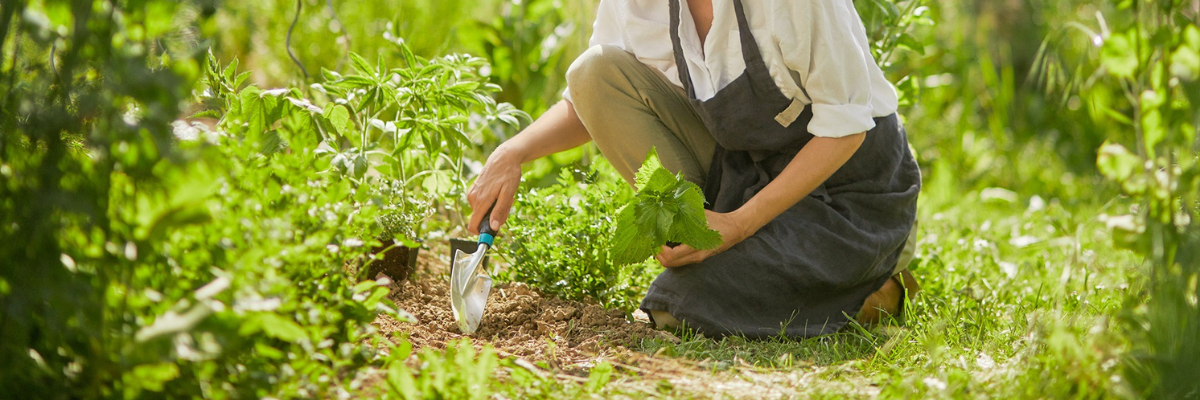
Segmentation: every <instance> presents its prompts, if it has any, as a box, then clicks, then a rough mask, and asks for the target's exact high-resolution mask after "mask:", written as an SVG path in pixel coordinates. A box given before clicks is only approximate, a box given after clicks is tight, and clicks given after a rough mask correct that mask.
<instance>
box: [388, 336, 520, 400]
mask: <svg viewBox="0 0 1200 400" xmlns="http://www.w3.org/2000/svg"><path fill="white" fill-rule="evenodd" d="M398 350H400V351H399V352H398V353H394V355H395V357H393V358H392V361H391V362H389V363H388V367H387V384H388V390H389V393H391V394H393V395H396V396H399V397H400V398H402V399H487V398H491V395H492V392H493V391H494V390H495V388H494V387H493V385H492V382H493V374H495V371H496V368H497V367H498V366H499V361H500V360H499V358H498V357H496V351H495V350H493V349H492V348H491V347H490V346H489V347H484V348H483V350H482V351H479V352H476V351H475V346H473V345H471V341H470V340H465V339H464V340H462V341H455V342H451V343H449V344H447V345H446V350H445V351H444V352H437V351H434V350H433V349H429V348H426V349H425V350H424V351H422V352H421V355H420V357H419V360H420V364H419V366H418V367H417V368H409V367H408V365H406V362H407V360H408V355H409V353H410V352H411V351H412V345H411V344H408V343H407V342H404V343H402V344H401V345H400V347H399V348H398Z"/></svg>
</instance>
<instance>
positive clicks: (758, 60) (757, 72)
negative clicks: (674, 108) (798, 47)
mask: <svg viewBox="0 0 1200 400" xmlns="http://www.w3.org/2000/svg"><path fill="white" fill-rule="evenodd" d="M733 10H734V13H735V14H737V24H738V37H739V39H740V41H741V44H742V62H743V63H745V64H746V72H747V73H748V74H749V75H750V76H751V78H752V79H753V80H754V81H755V82H764V83H765V82H770V83H772V84H774V82H775V81H774V79H773V78H771V72H770V71H769V70H768V69H767V63H766V62H765V61H763V56H762V51H761V50H760V49H759V47H758V42H757V41H755V40H754V34H753V33H752V32H751V30H750V20H749V19H748V18H747V17H746V8H745V6H743V5H742V0H733ZM682 11H683V10H682V7H681V6H680V5H679V0H670V7H669V12H670V13H671V47H672V49H673V50H674V52H675V69H676V70H677V71H676V72H678V73H679V81H680V82H681V83H683V88H684V89H686V90H687V93H688V97H690V98H693V99H694V98H696V87H695V85H694V84H693V82H692V74H691V72H690V71H689V70H688V64H687V58H686V57H684V55H683V44H682V41H681V39H680V36H679V24H680V22H681V17H680V15H679V14H680V13H681V12H682ZM763 79H765V81H763Z"/></svg>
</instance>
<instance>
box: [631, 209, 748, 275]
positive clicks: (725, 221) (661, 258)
mask: <svg viewBox="0 0 1200 400" xmlns="http://www.w3.org/2000/svg"><path fill="white" fill-rule="evenodd" d="M704 216H705V217H707V218H708V227H709V228H711V229H713V230H715V231H717V232H720V233H721V241H722V243H721V246H720V247H717V248H715V249H709V250H696V249H693V248H692V247H691V246H688V245H686V244H681V245H678V246H675V247H673V248H672V247H667V246H663V247H662V251H661V252H659V253H658V254H657V255H655V256H654V258H656V259H658V262H659V263H660V264H662V266H664V267H667V268H674V267H679V266H684V265H688V264H695V263H698V262H701V261H704V260H705V259H707V258H709V257H712V256H713V255H715V254H717V253H720V252H722V251H725V250H726V249H729V248H730V247H733V245H735V244H738V243H739V242H741V241H743V240H746V238H748V237H750V235H751V234H753V233H754V232H750V230H749V229H748V228H747V227H746V225H745V221H742V220H741V219H740V218H738V216H737V215H735V214H733V213H719V212H713V211H709V210H704Z"/></svg>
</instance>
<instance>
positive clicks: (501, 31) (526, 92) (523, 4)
mask: <svg viewBox="0 0 1200 400" xmlns="http://www.w3.org/2000/svg"><path fill="white" fill-rule="evenodd" d="M485 7H487V6H485ZM490 8H491V9H492V10H494V12H492V13H489V16H490V19H484V20H480V21H477V22H476V24H475V25H474V26H473V27H471V28H470V29H462V30H460V31H459V35H458V36H459V39H460V42H462V43H463V44H464V45H465V46H467V48H468V49H469V50H470V51H471V52H472V53H475V54H480V55H483V56H485V57H487V58H488V61H489V64H490V68H489V69H490V73H489V75H490V76H492V77H493V79H494V80H495V81H496V83H497V84H499V86H500V87H501V88H502V91H501V92H500V94H499V98H500V100H501V101H505V102H509V103H512V104H514V105H515V106H517V108H520V109H522V110H525V111H527V112H529V113H532V114H540V113H541V112H542V111H545V110H546V109H547V108H549V106H550V105H552V104H554V102H556V101H557V100H558V98H559V97H560V93H561V91H562V87H563V85H564V83H565V70H566V68H567V66H569V65H570V62H571V60H572V56H571V54H569V53H568V50H572V49H573V48H572V47H571V46H568V45H569V44H571V40H570V39H571V38H572V36H574V35H576V34H577V32H576V31H577V29H576V26H577V23H576V22H575V21H573V20H572V19H570V18H568V16H567V15H566V12H565V9H564V4H563V1H562V0H529V1H520V0H502V1H495V2H493V4H491V5H490Z"/></svg>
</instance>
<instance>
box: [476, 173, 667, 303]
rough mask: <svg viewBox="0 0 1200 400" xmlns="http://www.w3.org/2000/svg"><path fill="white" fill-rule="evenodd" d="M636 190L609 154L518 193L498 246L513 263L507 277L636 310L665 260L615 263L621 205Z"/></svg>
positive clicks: (504, 274) (567, 295) (504, 275)
mask: <svg viewBox="0 0 1200 400" xmlns="http://www.w3.org/2000/svg"><path fill="white" fill-rule="evenodd" d="M631 196H632V190H630V189H629V187H628V184H626V183H625V181H624V180H622V179H621V177H620V176H618V175H617V173H616V171H614V170H613V169H612V167H611V166H610V165H608V164H607V163H605V162H596V163H594V164H593V167H592V168H591V169H590V170H588V171H575V172H574V173H572V172H571V171H568V170H563V172H562V174H561V175H560V176H559V180H558V184H557V185H554V186H551V187H547V188H534V189H528V190H526V191H523V192H521V193H519V194H517V199H516V203H515V205H514V206H513V214H512V216H511V217H509V219H508V223H507V224H506V225H505V230H507V235H506V237H505V238H504V240H503V241H499V242H498V244H499V246H498V249H499V250H500V251H501V252H502V253H503V254H504V255H505V256H506V257H507V258H508V259H509V261H510V262H511V266H510V267H509V268H508V269H507V270H505V271H502V272H501V274H500V279H502V280H510V281H520V282H525V283H528V284H529V285H531V286H533V287H536V288H538V289H540V290H542V291H543V292H546V293H549V294H553V295H557V296H560V297H563V298H567V299H574V300H580V299H589V298H590V299H594V300H597V301H599V302H600V304H603V305H604V306H605V307H608V308H617V309H622V310H632V309H634V308H636V307H637V304H638V302H639V301H640V299H641V297H642V296H644V295H645V292H646V288H647V287H649V283H650V281H651V280H653V278H654V276H655V275H656V274H657V272H658V271H659V270H661V267H657V263H655V262H653V261H647V262H644V263H637V264H632V265H627V266H620V265H617V264H616V263H614V258H613V257H614V255H613V254H612V250H611V249H612V240H613V239H612V236H613V231H614V230H615V229H616V225H617V224H616V215H617V210H618V209H619V208H620V207H621V206H623V205H624V204H625V203H627V202H628V201H629V199H630V198H631Z"/></svg>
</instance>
